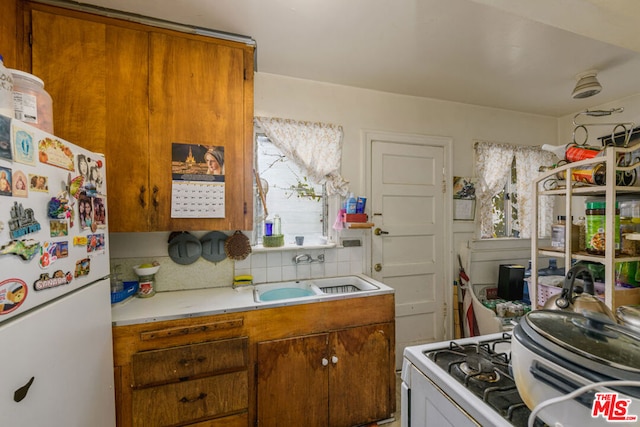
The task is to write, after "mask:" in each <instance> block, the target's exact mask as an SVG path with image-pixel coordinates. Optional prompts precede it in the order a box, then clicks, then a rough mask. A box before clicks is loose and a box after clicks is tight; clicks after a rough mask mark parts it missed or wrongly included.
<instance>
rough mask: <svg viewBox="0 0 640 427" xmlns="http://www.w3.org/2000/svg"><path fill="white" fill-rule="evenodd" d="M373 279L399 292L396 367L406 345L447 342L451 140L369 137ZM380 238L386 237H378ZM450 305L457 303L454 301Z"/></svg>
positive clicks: (449, 281) (397, 293)
mask: <svg viewBox="0 0 640 427" xmlns="http://www.w3.org/2000/svg"><path fill="white" fill-rule="evenodd" d="M367 139H368V142H369V143H370V147H371V168H370V179H371V181H370V182H371V202H372V205H371V214H372V221H373V222H374V223H375V227H374V233H373V235H372V237H371V239H372V243H371V275H372V276H373V277H374V278H375V279H377V280H379V281H381V282H383V283H386V284H387V285H389V286H391V287H393V288H394V289H395V291H396V293H395V299H396V367H397V369H400V367H401V364H402V351H403V350H404V347H405V346H408V345H415V344H419V343H427V342H434V341H442V340H444V339H445V336H446V330H445V328H446V326H445V318H447V319H448V320H450V317H449V316H446V313H447V312H450V311H451V310H447V306H448V305H447V303H448V302H449V300H450V296H451V292H448V291H447V292H445V290H447V289H451V278H450V276H451V274H450V273H449V274H447V271H449V270H450V267H449V265H450V258H451V257H450V247H451V244H450V240H451V231H450V223H451V221H449V222H447V221H445V217H446V216H445V214H447V213H448V212H450V207H449V206H450V203H447V202H448V199H447V198H445V197H449V198H450V194H449V190H448V188H449V186H448V185H447V182H448V178H447V171H446V170H445V152H446V150H447V149H448V144H449V143H450V140H449V139H446V138H438V137H419V138H417V139H416V137H413V136H408V137H405V138H402V137H401V136H400V137H398V136H395V137H384V135H383V137H379V138H376V135H368V136H367ZM378 233H379V234H378ZM449 305H450V302H449Z"/></svg>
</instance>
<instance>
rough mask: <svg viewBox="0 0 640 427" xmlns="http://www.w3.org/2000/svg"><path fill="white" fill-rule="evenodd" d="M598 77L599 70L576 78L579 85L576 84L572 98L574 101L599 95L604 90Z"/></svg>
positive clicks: (586, 72)
mask: <svg viewBox="0 0 640 427" xmlns="http://www.w3.org/2000/svg"><path fill="white" fill-rule="evenodd" d="M597 75H598V71H597V70H589V71H585V72H584V73H580V74H578V75H577V76H576V80H578V83H576V87H575V89H573V93H572V94H571V96H572V97H573V98H574V99H582V98H588V97H590V96H593V95H597V94H599V93H600V91H601V90H602V86H601V85H600V82H599V81H598V79H597V78H596V76H597Z"/></svg>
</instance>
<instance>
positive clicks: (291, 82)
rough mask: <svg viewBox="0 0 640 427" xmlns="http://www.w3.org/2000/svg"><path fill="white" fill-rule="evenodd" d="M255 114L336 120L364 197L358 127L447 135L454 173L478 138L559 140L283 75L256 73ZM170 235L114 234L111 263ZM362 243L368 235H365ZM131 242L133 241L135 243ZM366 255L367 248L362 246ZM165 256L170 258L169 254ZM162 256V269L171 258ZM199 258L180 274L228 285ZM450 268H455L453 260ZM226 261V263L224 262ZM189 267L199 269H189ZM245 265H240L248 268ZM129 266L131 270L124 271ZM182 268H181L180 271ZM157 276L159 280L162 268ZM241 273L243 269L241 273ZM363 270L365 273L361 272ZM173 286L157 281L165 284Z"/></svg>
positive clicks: (498, 117)
mask: <svg viewBox="0 0 640 427" xmlns="http://www.w3.org/2000/svg"><path fill="white" fill-rule="evenodd" d="M255 115H257V116H271V117H281V118H290V119H298V120H309V121H321V122H328V123H334V124H339V125H342V126H343V129H344V142H343V162H342V174H343V176H344V178H345V179H346V180H348V181H349V182H350V186H351V188H352V190H353V191H354V192H355V193H356V194H363V195H364V194H365V190H366V185H365V176H364V171H365V165H364V159H365V147H364V141H363V138H362V131H363V130H377V131H385V132H398V133H409V134H423V135H435V136H446V137H451V138H452V139H453V141H454V144H453V171H452V175H458V176H471V175H472V166H473V141H474V140H475V139H479V140H486V141H495V142H506V143H513V144H520V145H542V144H544V143H548V144H556V141H557V140H556V135H557V132H558V124H557V120H556V119H555V118H553V117H545V116H538V115H532V114H524V113H519V112H513V111H506V110H498V109H493V108H486V107H479V106H473V105H468V104H460V103H454V102H448V101H440V100H435V99H427V98H417V97H410V96H403V95H394V94H389V93H383V92H376V91H372V90H364V89H358V88H354V87H347V86H338V85H332V84H327V83H320V82H313V81H308V80H300V79H293V78H288V77H284V76H278V75H272V74H265V73H256V76H255ZM453 231H454V236H453V244H454V246H453V247H454V249H455V248H457V247H458V243H459V242H463V241H466V240H468V239H470V238H472V237H473V233H474V225H473V223H470V222H455V223H454V226H453ZM168 234H169V233H135V234H131V233H122V234H121V233H112V235H111V258H112V264H115V263H121V264H124V265H127V266H128V264H130V263H131V262H132V261H133V259H135V260H136V261H135V262H137V260H138V259H145V258H146V259H156V260H157V259H158V258H162V257H163V256H166V247H167V237H168ZM365 242H367V240H366V239H365ZM132 243H134V244H132ZM362 253H363V256H366V254H367V253H368V251H367V250H366V248H364V250H363V251H362ZM167 259H168V258H167ZM167 259H161V260H160V261H162V262H163V264H165V263H166V265H167V267H169V266H170V265H171V261H170V260H169V261H167ZM219 264H220V265H219V266H216V265H215V264H212V263H206V262H205V263H201V262H197V263H195V264H193V267H189V266H187V267H180V268H181V269H182V271H181V273H182V274H181V277H189V279H190V280H191V279H192V277H200V276H203V271H202V269H203V268H205V269H206V274H204V276H207V277H209V278H211V277H220V276H222V277H220V279H222V280H211V279H209V280H208V281H207V282H206V283H205V285H207V286H211V284H213V285H214V286H216V285H218V286H219V283H227V281H228V279H229V277H230V276H231V275H232V274H233V272H232V271H230V270H233V266H231V268H230V267H229V265H228V264H227V263H219ZM452 265H454V266H456V271H457V261H456V262H453V263H452ZM223 266H224V267H223ZM189 268H191V269H193V270H194V273H195V272H196V271H195V270H196V269H197V270H198V271H197V273H198V274H193V275H190V274H189V272H188V271H189ZM245 268H246V263H245V264H243V266H242V269H243V270H245ZM127 269H128V268H127ZM185 269H186V270H185ZM164 270H167V268H163V269H161V271H160V272H159V273H158V275H157V278H158V280H162V277H163V274H162V273H163V271H164ZM243 272H244V271H243ZM365 273H366V272H365ZM167 286H173V285H172V284H162V287H163V288H165V289H166V288H167Z"/></svg>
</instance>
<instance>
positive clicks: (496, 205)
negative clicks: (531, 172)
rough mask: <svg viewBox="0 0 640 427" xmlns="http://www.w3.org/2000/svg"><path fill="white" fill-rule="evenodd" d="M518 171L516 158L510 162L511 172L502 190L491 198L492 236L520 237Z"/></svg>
mask: <svg viewBox="0 0 640 427" xmlns="http://www.w3.org/2000/svg"><path fill="white" fill-rule="evenodd" d="M517 177H518V172H517V170H516V159H515V157H514V159H513V162H512V163H511V174H510V176H509V179H508V180H507V183H506V184H505V186H504V187H503V188H502V190H501V191H500V192H499V193H498V194H496V195H495V196H493V198H492V199H491V206H492V211H491V213H492V222H493V234H494V237H520V223H519V221H518V192H517V186H516V184H517V182H518V178H517Z"/></svg>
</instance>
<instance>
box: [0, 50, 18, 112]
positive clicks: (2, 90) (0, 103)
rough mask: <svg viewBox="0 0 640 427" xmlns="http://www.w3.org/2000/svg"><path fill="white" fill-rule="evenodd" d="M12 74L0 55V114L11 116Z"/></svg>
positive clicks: (12, 109)
mask: <svg viewBox="0 0 640 427" xmlns="http://www.w3.org/2000/svg"><path fill="white" fill-rule="evenodd" d="M14 112H15V110H14V108H13V75H12V74H11V71H9V69H8V68H6V67H5V66H4V62H3V58H2V55H0V114H2V115H5V116H8V117H10V118H13V116H14Z"/></svg>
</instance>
